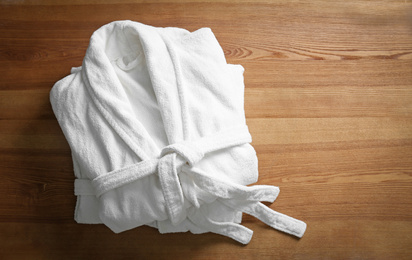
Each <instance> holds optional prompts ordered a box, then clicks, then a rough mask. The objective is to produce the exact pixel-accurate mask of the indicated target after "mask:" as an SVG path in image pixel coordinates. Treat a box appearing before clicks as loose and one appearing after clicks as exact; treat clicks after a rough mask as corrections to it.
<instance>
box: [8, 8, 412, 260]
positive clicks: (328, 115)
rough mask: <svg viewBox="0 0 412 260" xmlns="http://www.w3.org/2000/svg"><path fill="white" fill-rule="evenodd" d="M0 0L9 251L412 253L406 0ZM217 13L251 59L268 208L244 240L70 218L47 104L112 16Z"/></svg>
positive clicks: (56, 255)
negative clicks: (282, 220) (270, 218)
mask: <svg viewBox="0 0 412 260" xmlns="http://www.w3.org/2000/svg"><path fill="white" fill-rule="evenodd" d="M97 2H98V1H94V0H75V1H73V0H71V1H69V0H65V1H53V0H48V1H43V2H36V1H18V0H16V1H4V0H0V258H1V259H99V258H100V259H115V258H127V259H156V258H160V259H179V258H181V259H239V258H242V259H253V258H255V259H411V257H412V233H411V232H412V120H411V119H412V3H411V1H336V2H332V1H308V2H303V1H262V2H250V1H234V0H233V1H229V2H223V1H210V2H207V3H202V2H199V1H175V2H174V1H166V2H158V3H155V4H150V3H147V1H133V0H115V1H102V2H100V3H99V4H98V3H97ZM126 19H130V20H134V21H139V22H142V23H145V24H150V25H154V26H162V27H166V26H177V27H182V28H186V29H188V30H191V31H192V30H196V29H198V28H201V27H210V28H212V30H213V32H214V33H215V35H216V37H217V39H218V40H219V42H220V44H221V46H222V48H223V49H224V51H225V54H226V57H227V60H228V62H229V63H238V64H242V65H243V66H244V67H245V69H246V72H245V78H246V79H245V83H246V93H245V110H246V116H247V122H248V125H249V127H250V131H251V133H252V136H253V140H254V141H253V145H254V147H255V148H256V150H257V153H258V157H259V170H260V179H259V183H260V184H271V185H276V186H279V187H280V190H281V192H280V196H279V198H278V199H277V201H276V202H275V203H274V204H272V205H271V208H273V209H275V210H278V211H280V212H283V213H285V214H288V215H291V216H293V217H296V218H298V219H301V220H304V221H306V222H307V224H308V229H307V232H306V234H305V236H304V237H303V238H302V239H300V240H299V239H295V238H293V237H291V236H288V235H285V234H283V233H281V232H278V231H275V230H272V229H271V228H269V227H267V226H265V225H264V224H263V223H261V222H260V221H258V220H257V219H254V218H252V217H250V216H245V217H244V224H245V225H246V226H247V227H249V228H251V229H253V230H254V231H255V234H254V237H253V239H252V241H251V243H250V244H249V245H247V246H242V245H240V244H238V243H236V242H234V241H232V240H230V239H228V238H225V237H222V236H219V235H214V234H205V235H192V234H189V233H185V234H168V235H160V234H159V233H158V232H157V231H156V230H154V229H151V228H149V227H141V228H137V229H134V230H131V231H127V232H124V233H122V234H118V235H115V234H114V233H112V232H111V231H110V230H109V229H108V228H106V227H104V226H102V225H79V224H76V223H75V222H74V220H73V210H74V206H75V196H74V195H73V180H74V176H73V172H72V163H71V157H70V150H69V146H68V144H67V143H66V140H65V138H64V136H63V134H62V132H61V130H60V128H59V126H58V124H57V121H56V119H55V117H54V115H53V112H52V110H51V106H50V103H49V97H48V96H49V91H50V89H51V87H52V86H53V84H54V83H55V82H56V81H57V80H59V79H60V78H62V77H64V76H65V75H67V74H68V73H69V71H70V68H71V67H73V66H80V65H81V63H82V58H83V56H84V54H85V50H86V48H87V46H88V40H89V38H90V36H91V34H92V32H93V31H95V30H96V29H97V28H99V27H100V26H102V25H104V24H106V23H108V22H111V21H114V20H126Z"/></svg>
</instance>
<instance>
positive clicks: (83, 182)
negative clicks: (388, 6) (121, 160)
mask: <svg viewBox="0 0 412 260" xmlns="http://www.w3.org/2000/svg"><path fill="white" fill-rule="evenodd" d="M251 141H252V138H251V136H250V133H249V131H248V128H247V126H246V125H244V126H240V127H234V128H230V129H227V130H223V131H221V132H218V133H216V134H214V135H210V136H205V137H202V138H200V139H198V140H196V141H183V142H180V143H175V144H171V145H168V146H166V147H165V148H163V150H162V151H161V153H160V158H154V159H149V160H145V161H142V162H139V163H136V164H133V165H130V166H126V167H124V168H121V169H118V170H114V171H111V172H109V173H106V174H103V175H100V176H98V177H96V178H94V179H93V180H88V179H76V180H75V195H95V196H97V197H100V196H101V195H103V194H104V193H106V192H108V191H110V190H112V189H115V188H118V187H120V186H123V185H125V184H128V183H131V182H134V181H137V180H139V179H141V178H143V177H146V176H149V175H151V174H158V176H159V179H160V184H161V187H162V192H163V195H164V198H165V203H166V209H167V211H168V215H169V217H170V220H171V223H172V224H173V225H178V224H179V223H181V222H182V221H183V220H184V219H185V218H186V217H188V216H187V215H186V211H185V208H184V199H185V198H184V195H183V190H182V187H181V184H180V180H179V176H178V175H179V172H181V171H184V172H188V173H190V174H191V175H192V177H193V178H194V179H195V180H196V181H195V183H196V185H197V186H199V187H200V188H201V189H203V190H205V191H207V192H209V193H211V194H212V195H215V196H216V197H217V198H218V200H219V203H222V204H223V205H225V206H227V207H229V208H232V209H233V210H238V211H242V212H245V213H248V214H250V215H253V216H255V217H257V218H258V219H260V220H262V221H263V222H265V223H266V224H268V225H269V226H272V227H273V228H275V229H278V230H281V231H284V232H286V233H289V234H292V235H295V236H298V237H301V236H302V235H303V233H304V232H305V229H306V224H305V223H304V222H302V221H299V220H296V219H294V218H291V217H288V216H286V215H283V214H281V213H278V212H275V211H273V210H271V209H270V208H268V207H266V206H265V205H263V204H262V203H260V202H259V201H268V202H273V201H274V200H275V199H276V197H277V195H278V193H279V189H278V188H277V187H274V186H268V185H255V186H251V187H248V186H243V185H239V184H236V183H230V182H226V181H223V180H218V179H216V178H213V177H210V176H208V175H207V174H205V173H203V172H202V171H201V170H199V169H195V168H194V167H193V166H194V165H195V164H196V163H197V162H199V161H200V160H201V159H202V158H203V157H204V156H205V154H207V153H210V152H213V151H218V150H220V149H224V148H229V147H234V146H238V145H242V144H246V143H250V142H251ZM190 201H191V202H192V203H193V204H194V206H195V207H196V208H199V207H200V203H199V202H198V201H197V198H196V196H192V198H191V200H190ZM189 219H190V220H191V221H192V222H195V223H196V224H197V225H199V226H200V227H203V228H205V229H207V230H210V231H212V232H215V233H219V234H222V235H226V236H229V237H231V238H233V239H235V240H237V241H239V242H241V243H247V242H248V241H249V240H250V238H251V236H252V231H251V230H249V229H247V228H245V227H243V226H241V225H238V224H235V223H216V222H214V221H213V220H210V219H208V218H207V217H205V216H203V215H201V214H199V213H198V212H193V214H191V215H190V216H189Z"/></svg>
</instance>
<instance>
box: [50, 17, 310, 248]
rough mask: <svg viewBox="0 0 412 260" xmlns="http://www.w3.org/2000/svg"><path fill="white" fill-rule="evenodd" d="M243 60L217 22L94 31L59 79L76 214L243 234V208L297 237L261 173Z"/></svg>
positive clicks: (91, 219)
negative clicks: (226, 46) (193, 27)
mask: <svg viewBox="0 0 412 260" xmlns="http://www.w3.org/2000/svg"><path fill="white" fill-rule="evenodd" d="M243 71H244V69H243V67H242V66H240V65H231V64H227V63H226V60H225V56H224V53H223V51H222V49H221V47H220V45H219V43H218V42H217V40H216V38H215V36H214V35H213V33H212V31H211V30H210V29H209V28H202V29H199V30H197V31H195V32H192V33H191V32H189V31H187V30H184V29H179V28H155V27H152V26H147V25H144V24H141V23H137V22H132V21H116V22H112V23H110V24H107V25H105V26H103V27H101V28H100V29H98V30H97V31H96V32H94V33H93V35H92V37H91V39H90V45H89V47H88V49H87V52H86V55H85V58H84V60H83V64H82V66H81V67H78V68H73V69H72V72H71V74H70V75H68V76H66V77H65V78H63V79H61V80H60V81H58V82H57V83H56V84H55V86H54V87H53V88H52V90H51V93H50V100H51V104H52V107H53V111H54V113H55V115H56V117H57V120H58V122H59V124H60V126H61V128H62V130H63V133H64V135H65V137H66V139H67V141H68V143H69V145H70V148H71V151H72V158H73V166H74V174H75V176H76V179H75V182H74V192H75V195H76V196H77V204H76V209H75V220H76V221H77V222H78V223H88V224H97V223H104V224H105V225H107V226H108V227H109V228H110V229H111V230H113V231H114V232H116V233H119V232H122V231H125V230H129V229H132V228H135V227H139V226H142V225H149V226H152V227H155V228H157V229H158V230H159V231H160V232H161V233H169V232H186V231H191V232H192V233H204V232H214V233H217V234H221V235H225V236H228V237H231V238H233V239H235V240H237V241H239V242H241V243H244V244H247V243H248V242H249V241H250V239H251V237H252V233H253V232H252V231H251V230H250V229H248V228H246V227H244V226H242V225H240V224H239V223H240V222H241V217H242V212H245V213H247V214H250V215H253V216H255V217H256V218H258V219H260V220H261V221H263V222H264V223H266V224H267V225H269V226H271V227H273V228H275V229H278V230H281V231H284V232H287V233H289V234H292V235H295V236H297V237H301V236H302V235H303V233H304V232H305V229H306V224H305V223H303V222H302V221H299V220H296V219H294V218H291V217H288V216H286V215H283V214H280V213H277V212H275V211H273V210H271V209H270V208H268V207H267V206H265V205H264V204H262V203H261V202H260V201H268V202H273V201H274V200H275V199H276V197H277V195H278V192H279V189H278V188H277V187H274V186H267V185H256V186H250V187H248V186H245V185H249V184H252V183H254V182H256V181H257V177H258V171H257V157H256V153H255V150H254V149H253V147H252V146H251V145H250V144H249V143H250V142H251V141H252V139H251V136H250V134H249V131H248V128H247V126H246V121H245V115H244V109H243V95H244V84H243Z"/></svg>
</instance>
